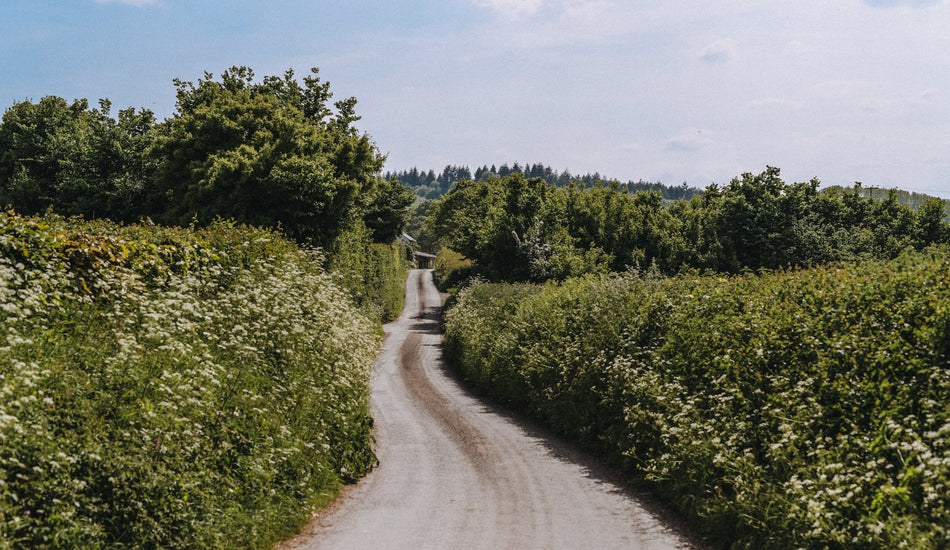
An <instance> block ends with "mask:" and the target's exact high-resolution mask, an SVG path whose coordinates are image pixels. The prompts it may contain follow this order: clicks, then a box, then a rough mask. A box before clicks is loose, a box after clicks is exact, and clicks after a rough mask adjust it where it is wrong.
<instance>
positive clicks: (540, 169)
mask: <svg viewBox="0 0 950 550" xmlns="http://www.w3.org/2000/svg"><path fill="white" fill-rule="evenodd" d="M517 173H521V174H524V175H525V177H528V178H542V179H544V180H545V181H547V182H548V183H550V184H552V185H556V186H558V187H567V186H568V185H570V184H571V182H572V181H573V182H575V183H576V184H577V185H581V186H583V187H594V186H596V185H597V184H598V183H608V182H610V181H617V180H615V179H613V178H608V177H606V176H602V175H600V174H599V173H596V172H595V173H593V174H584V175H574V174H571V173H570V172H569V171H567V170H564V171H563V172H559V171H557V170H554V169H553V168H551V167H550V166H545V165H543V164H540V163H538V164H532V165H528V164H525V165H524V166H522V165H520V164H519V163H517V162H516V163H514V164H513V165H511V166H508V164H502V165H501V166H496V165H494V164H492V165H491V166H490V167H489V166H488V165H485V166H481V167H479V168H477V169H476V170H475V172H474V174H473V173H472V171H471V170H470V169H469V168H468V166H453V165H448V166H446V167H445V168H443V169H442V172H441V173H439V174H436V172H435V170H428V171H426V170H419V169H418V168H415V167H414V168H411V169H409V170H403V171H397V172H386V173H385V174H384V177H385V178H386V179H390V178H394V179H397V180H399V181H400V182H402V184H403V185H405V186H407V187H409V188H411V189H412V190H413V191H415V193H416V195H418V196H420V197H422V198H425V199H437V198H439V197H441V196H442V195H444V194H446V193H448V192H449V190H450V189H452V186H453V185H454V184H455V182H457V181H459V180H465V179H470V180H475V181H481V180H486V179H488V178H490V177H492V176H497V177H501V178H504V177H506V176H509V175H511V174H517ZM618 183H620V182H619V181H618ZM620 186H621V188H626V190H628V191H629V192H631V193H632V192H636V191H659V192H660V193H661V194H662V195H663V199H664V200H667V201H674V200H683V199H686V200H688V199H690V198H692V197H693V195H696V194H701V193H702V189H699V188H696V187H689V186H687V185H686V183H683V184H681V185H678V186H672V185H665V184H662V183H660V182H651V181H644V180H639V181H628V182H626V183H620Z"/></svg>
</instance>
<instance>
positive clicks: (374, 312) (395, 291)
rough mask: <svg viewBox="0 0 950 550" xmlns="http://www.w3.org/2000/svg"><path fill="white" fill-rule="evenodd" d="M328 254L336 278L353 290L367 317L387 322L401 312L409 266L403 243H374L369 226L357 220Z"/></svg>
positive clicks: (329, 266)
mask: <svg viewBox="0 0 950 550" xmlns="http://www.w3.org/2000/svg"><path fill="white" fill-rule="evenodd" d="M329 254H330V257H329V258H328V261H327V264H328V269H329V270H330V271H331V272H332V273H333V277H334V280H335V281H336V282H337V283H338V284H339V285H340V286H341V287H343V288H345V289H347V290H348V291H349V292H350V295H351V296H352V298H353V300H354V301H355V303H356V304H357V306H358V307H359V308H360V309H361V310H362V311H363V313H364V314H365V315H366V316H367V317H369V318H371V319H376V320H379V321H382V322H387V321H391V320H393V319H395V318H396V317H398V316H399V314H400V313H401V312H402V305H403V301H404V300H405V294H406V287H405V282H406V275H407V274H408V270H409V262H408V260H407V251H406V247H405V245H404V244H403V243H401V242H393V243H390V244H382V243H373V242H372V239H371V232H370V230H369V229H368V228H367V227H366V226H365V225H363V224H362V222H361V221H360V220H357V221H355V222H353V223H351V224H349V229H347V231H345V232H344V233H343V234H342V235H340V237H339V238H338V239H337V240H336V242H335V243H334V247H333V248H332V249H331V250H330V251H329Z"/></svg>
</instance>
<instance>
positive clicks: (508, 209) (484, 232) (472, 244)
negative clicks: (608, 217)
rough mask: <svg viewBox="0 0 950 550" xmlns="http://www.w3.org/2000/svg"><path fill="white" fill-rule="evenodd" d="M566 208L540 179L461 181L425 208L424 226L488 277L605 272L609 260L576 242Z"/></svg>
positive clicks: (525, 278) (534, 277)
mask: <svg viewBox="0 0 950 550" xmlns="http://www.w3.org/2000/svg"><path fill="white" fill-rule="evenodd" d="M565 209H566V206H565V201H564V200H563V198H562V196H561V192H560V191H559V190H556V189H554V188H553V187H551V186H549V185H548V184H547V183H545V182H544V180H542V179H540V178H534V179H525V178H524V176H523V175H521V174H516V175H513V176H509V177H508V178H505V179H498V178H492V179H488V180H482V181H471V180H468V181H461V182H458V183H457V184H456V186H455V187H454V188H453V189H452V191H451V192H450V193H449V194H448V195H446V196H445V197H444V198H442V199H441V200H439V201H436V202H435V203H434V204H433V205H432V206H431V207H430V208H429V214H428V217H427V219H426V230H427V231H428V232H429V233H431V234H435V235H439V236H440V242H441V244H443V245H444V246H447V247H449V248H452V249H453V250H456V251H458V252H459V253H461V254H463V255H465V256H466V257H468V258H471V259H472V260H474V261H475V265H476V269H477V271H478V272H479V273H482V274H485V275H486V276H488V277H489V278H491V279H498V280H509V281H529V280H535V281H539V280H546V279H550V278H554V279H563V278H566V277H570V276H576V275H580V274H583V273H590V272H602V271H606V269H607V266H608V263H609V261H610V258H609V257H608V256H607V255H606V254H604V253H603V251H602V250H601V249H600V248H598V247H597V246H591V247H589V248H586V249H584V248H581V247H579V246H578V242H579V240H578V238H577V237H576V236H575V235H574V234H573V233H572V231H571V228H570V227H569V226H565V225H564V223H563V221H562V220H563V218H564V215H565Z"/></svg>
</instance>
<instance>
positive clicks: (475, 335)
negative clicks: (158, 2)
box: [446, 248, 950, 549]
mask: <svg viewBox="0 0 950 550" xmlns="http://www.w3.org/2000/svg"><path fill="white" fill-rule="evenodd" d="M446 352H447V355H448V356H449V358H450V360H451V361H453V362H454V363H455V364H456V365H457V366H458V367H459V368H460V369H461V370H462V371H463V372H464V373H465V374H466V376H468V377H469V378H471V379H472V380H473V381H474V382H475V383H476V384H478V385H479V386H480V387H481V388H483V389H484V390H485V391H486V392H488V393H489V394H491V395H493V396H495V398H497V399H499V400H501V401H505V402H508V403H511V404H513V405H514V406H516V407H518V408H521V409H523V410H525V411H527V412H529V413H531V414H533V415H534V416H536V417H538V418H540V419H542V420H544V421H545V422H547V423H549V424H550V425H551V426H553V427H555V428H556V429H558V430H560V431H562V432H563V433H565V434H568V435H570V436H572V437H574V438H576V439H578V440H580V441H582V442H584V443H586V444H587V445H589V446H590V447H592V448H594V449H597V450H598V451H600V452H602V453H604V454H605V455H606V456H609V457H611V458H612V459H613V460H614V461H616V462H617V463H619V464H621V465H622V466H623V467H624V468H625V469H626V471H628V472H629V473H630V475H631V476H632V477H633V478H636V479H638V480H640V481H643V482H646V483H649V484H653V486H654V487H655V488H656V489H657V491H658V492H659V493H660V494H663V495H666V497H667V498H668V499H669V500H670V501H671V502H672V503H673V504H674V505H675V506H676V507H678V508H679V509H680V510H681V511H683V512H684V513H685V514H686V515H687V516H688V517H692V518H695V519H696V520H697V522H698V524H699V525H701V528H702V530H703V531H704V533H705V534H706V535H707V536H708V538H709V540H710V541H712V542H713V543H715V544H717V545H718V546H720V547H724V548H766V549H767V548H775V549H779V548H782V549H785V548H849V549H850V548H946V547H948V546H950V409H948V408H947V403H948V402H950V252H948V250H947V249H946V248H936V249H928V250H926V251H924V252H908V253H905V254H903V255H901V256H900V257H899V258H897V259H894V260H890V261H883V260H881V261H867V262H862V263H858V264H853V265H837V266H827V267H814V268H809V269H803V270H789V271H781V272H773V273H764V274H759V275H752V274H748V275H741V276H732V277H727V278H722V277H709V276H699V275H681V276H678V277H675V278H671V279H662V278H651V277H642V276H639V275H636V274H633V273H628V274H626V275H618V276H612V277H600V278H594V277H589V278H584V279H574V280H570V281H567V282H565V283H563V284H553V283H551V284H547V285H543V286H538V285H522V286H515V287H513V286H509V285H494V284H480V285H475V286H472V287H469V288H467V289H464V290H463V291H462V292H460V294H459V297H458V305H457V307H455V308H454V309H452V310H451V311H449V312H448V313H447V325H446Z"/></svg>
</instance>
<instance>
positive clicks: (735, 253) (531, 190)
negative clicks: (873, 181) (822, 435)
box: [424, 167, 950, 282]
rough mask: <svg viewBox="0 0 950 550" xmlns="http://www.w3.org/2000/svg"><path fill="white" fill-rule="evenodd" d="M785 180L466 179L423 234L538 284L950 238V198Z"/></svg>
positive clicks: (892, 252) (761, 265)
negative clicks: (662, 183)
mask: <svg viewBox="0 0 950 550" xmlns="http://www.w3.org/2000/svg"><path fill="white" fill-rule="evenodd" d="M819 185H820V182H819V181H818V180H817V179H813V180H811V181H809V182H802V183H793V184H787V183H785V182H784V181H783V180H782V179H781V177H780V170H779V169H778V168H774V167H767V168H766V170H765V171H764V172H762V173H761V174H751V173H746V174H743V175H742V176H740V177H737V178H734V179H733V180H732V181H731V182H730V183H729V184H727V185H724V186H719V185H716V184H713V185H710V186H709V187H708V188H707V189H705V190H704V191H703V192H702V194H697V195H694V196H693V197H692V198H691V199H689V200H680V201H674V202H671V203H668V204H664V201H663V200H662V196H661V195H660V194H659V193H658V192H637V193H634V194H630V193H621V192H618V191H619V190H620V188H619V184H618V183H617V182H612V183H611V184H608V185H603V184H597V185H595V186H594V187H593V188H590V189H585V188H582V187H580V186H578V185H576V184H575V185H570V186H568V187H557V186H555V185H552V184H550V183H548V182H547V181H545V180H544V179H542V178H527V177H525V175H524V174H521V173H517V174H513V175H510V176H508V177H506V178H490V179H486V180H479V181H473V180H462V181H459V182H457V183H456V184H455V186H454V187H453V188H452V189H451V190H450V192H448V193H447V194H446V195H445V196H444V197H443V198H442V199H439V200H437V201H434V202H433V203H432V204H431V205H430V206H429V207H428V209H427V213H426V220H425V225H424V227H425V230H426V232H427V233H428V234H429V236H430V237H432V238H435V239H436V243H437V247H439V246H444V247H447V248H449V249H451V250H453V251H455V252H458V253H460V254H462V255H463V256H464V257H465V258H467V259H468V260H470V261H472V262H473V265H472V266H471V267H470V268H468V269H469V270H471V271H472V272H473V273H475V274H478V275H481V276H483V277H486V278H488V279H489V280H493V281H509V282H523V281H533V282H540V281H546V280H551V279H554V280H564V279H567V278H569V277H576V276H580V275H585V274H590V273H595V274H596V273H607V272H611V271H613V272H617V271H625V270H630V269H633V270H637V271H639V272H646V271H650V272H655V273H657V274H663V275H674V274H677V273H682V272H684V271H689V270H698V271H703V272H718V273H741V272H743V271H748V270H752V271H756V270H760V269H769V270H774V269H782V268H785V267H804V266H808V265H817V264H827V263H830V262H848V261H855V260H862V259H872V258H883V259H887V258H894V257H896V256H897V255H898V254H900V253H901V252H902V251H904V250H905V249H907V248H913V249H917V250H920V249H922V248H925V247H927V246H930V245H932V244H938V243H947V242H950V225H948V223H947V222H946V221H945V220H944V216H945V207H946V204H945V201H943V200H941V199H939V198H930V199H929V200H927V201H926V202H924V203H923V204H922V205H920V206H919V207H918V208H917V209H916V210H915V209H912V208H911V207H910V206H908V205H906V204H902V203H901V202H900V201H899V200H898V192H897V191H896V190H891V191H889V192H888V194H887V196H886V198H884V199H883V200H878V199H875V198H869V197H868V196H866V194H865V193H863V189H862V188H861V187H860V186H859V185H857V186H855V187H854V188H841V187H831V188H828V189H824V190H819Z"/></svg>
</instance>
